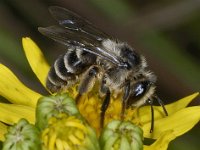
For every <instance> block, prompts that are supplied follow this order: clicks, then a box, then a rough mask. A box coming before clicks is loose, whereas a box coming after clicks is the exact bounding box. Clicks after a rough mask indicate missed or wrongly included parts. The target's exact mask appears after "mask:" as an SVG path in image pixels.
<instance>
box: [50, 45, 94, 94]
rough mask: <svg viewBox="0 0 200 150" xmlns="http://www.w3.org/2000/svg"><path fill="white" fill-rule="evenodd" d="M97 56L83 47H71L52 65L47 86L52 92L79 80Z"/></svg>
mask: <svg viewBox="0 0 200 150" xmlns="http://www.w3.org/2000/svg"><path fill="white" fill-rule="evenodd" d="M95 60H96V56H94V55H93V54H90V53H87V52H85V51H82V50H81V49H77V48H73V49H69V50H68V52H67V53H65V54H64V55H62V56H60V57H59V58H58V59H57V60H56V61H55V63H54V65H52V66H51V69H50V71H49V73H48V76H47V81H46V86H47V88H48V89H49V90H50V91H51V92H52V93H55V92H59V91H60V90H62V89H63V88H67V87H68V86H71V85H73V84H75V83H76V82H77V81H78V77H79V76H80V75H81V74H82V73H83V72H84V71H85V70H87V68H88V67H89V66H90V65H92V64H94V63H95Z"/></svg>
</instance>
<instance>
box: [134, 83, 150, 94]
mask: <svg viewBox="0 0 200 150" xmlns="http://www.w3.org/2000/svg"><path fill="white" fill-rule="evenodd" d="M148 88H149V82H147V81H143V82H139V83H137V84H136V85H135V88H134V97H140V96H142V95H144V93H146V91H147V90H148Z"/></svg>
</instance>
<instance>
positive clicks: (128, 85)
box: [121, 82, 130, 120]
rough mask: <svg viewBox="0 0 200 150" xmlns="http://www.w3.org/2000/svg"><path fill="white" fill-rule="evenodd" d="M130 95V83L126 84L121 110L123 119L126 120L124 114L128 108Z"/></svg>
mask: <svg viewBox="0 0 200 150" xmlns="http://www.w3.org/2000/svg"><path fill="white" fill-rule="evenodd" d="M129 95H130V82H126V84H125V86H124V95H123V98H122V110H121V119H122V120H124V113H125V110H126V107H127V100H128V98H129Z"/></svg>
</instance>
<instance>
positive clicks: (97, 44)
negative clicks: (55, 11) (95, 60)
mask: <svg viewBox="0 0 200 150" xmlns="http://www.w3.org/2000/svg"><path fill="white" fill-rule="evenodd" d="M38 30H39V31H40V32H41V33H42V34H43V35H45V36H47V37H49V38H51V39H53V40H55V41H57V42H59V43H61V44H64V45H66V46H68V47H70V46H73V47H81V48H82V50H84V51H87V52H89V53H92V54H95V55H97V56H99V57H102V58H104V59H106V60H108V61H110V62H112V63H114V64H116V65H119V64H120V60H119V58H117V57H116V56H115V55H113V54H110V53H109V52H107V51H106V50H104V49H103V48H102V44H101V41H98V40H96V39H94V38H91V37H90V36H87V35H85V33H83V32H79V31H78V30H71V29H68V28H63V27H62V26H50V27H46V28H43V27H39V28H38Z"/></svg>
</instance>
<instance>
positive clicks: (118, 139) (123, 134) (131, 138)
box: [100, 120, 143, 150]
mask: <svg viewBox="0 0 200 150" xmlns="http://www.w3.org/2000/svg"><path fill="white" fill-rule="evenodd" d="M142 141H143V131H142V130H141V129H140V128H139V127H138V126H136V125H134V124H133V123H131V122H129V121H119V120H114V121H112V122H110V123H108V124H107V126H106V127H104V129H103V131H102V133H101V135H100V146H101V148H102V150H110V149H112V150H142V149H143V142H142Z"/></svg>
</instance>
